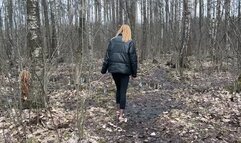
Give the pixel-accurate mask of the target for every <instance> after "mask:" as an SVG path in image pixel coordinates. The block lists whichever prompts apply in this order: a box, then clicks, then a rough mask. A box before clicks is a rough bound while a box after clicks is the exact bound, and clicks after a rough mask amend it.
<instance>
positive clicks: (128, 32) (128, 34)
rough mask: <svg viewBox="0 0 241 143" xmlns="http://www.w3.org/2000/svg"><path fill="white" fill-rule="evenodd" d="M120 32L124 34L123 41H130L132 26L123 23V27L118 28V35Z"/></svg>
mask: <svg viewBox="0 0 241 143" xmlns="http://www.w3.org/2000/svg"><path fill="white" fill-rule="evenodd" d="M119 34H122V41H124V42H128V41H129V40H131V28H130V26H129V25H127V24H123V25H122V26H121V28H120V29H119V30H118V32H117V34H116V36H118V35H119Z"/></svg>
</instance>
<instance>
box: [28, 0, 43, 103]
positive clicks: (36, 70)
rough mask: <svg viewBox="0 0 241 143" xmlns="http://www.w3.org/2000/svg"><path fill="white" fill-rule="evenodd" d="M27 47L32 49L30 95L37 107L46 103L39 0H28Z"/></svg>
mask: <svg viewBox="0 0 241 143" xmlns="http://www.w3.org/2000/svg"><path fill="white" fill-rule="evenodd" d="M27 28H28V35H27V47H28V49H29V50H30V55H29V57H30V60H29V61H31V63H30V65H29V67H30V73H31V82H30V87H31V88H30V96H31V100H33V101H35V103H36V106H37V107H41V106H43V105H44V104H43V103H44V102H43V101H44V93H43V46H42V42H41V36H40V15H39V4H38V1H37V0H27ZM29 61H28V62H29Z"/></svg>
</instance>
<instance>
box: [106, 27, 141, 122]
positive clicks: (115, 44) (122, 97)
mask: <svg viewBox="0 0 241 143" xmlns="http://www.w3.org/2000/svg"><path fill="white" fill-rule="evenodd" d="M107 70H108V72H109V73H111V74H112V77H113V79H114V81H115V85H116V89H117V90H116V106H117V111H116V114H117V118H118V120H119V122H127V118H125V117H124V110H125V107H126V91H127V87H128V83H129V76H130V75H131V76H132V77H133V78H135V77H136V76H137V54H136V49H135V43H134V41H133V40H132V39H131V29H130V27H129V26H128V25H126V24H124V25H122V26H121V28H120V29H119V30H118V32H117V34H116V36H115V37H114V38H112V39H111V40H110V42H109V45H108V48H107V51H106V55H105V58H104V62H103V66H102V70H101V73H102V74H105V73H106V72H107Z"/></svg>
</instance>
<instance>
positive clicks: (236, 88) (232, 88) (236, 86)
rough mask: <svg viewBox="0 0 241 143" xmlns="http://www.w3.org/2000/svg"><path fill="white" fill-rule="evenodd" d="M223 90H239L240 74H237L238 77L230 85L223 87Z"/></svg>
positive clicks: (231, 91) (240, 84) (240, 85)
mask: <svg viewBox="0 0 241 143" xmlns="http://www.w3.org/2000/svg"><path fill="white" fill-rule="evenodd" d="M224 89H225V90H227V91H229V92H230V93H233V92H237V93H239V92H240V91H241V74H240V75H239V77H238V79H237V80H235V81H234V82H233V84H232V85H228V86H226V87H224Z"/></svg>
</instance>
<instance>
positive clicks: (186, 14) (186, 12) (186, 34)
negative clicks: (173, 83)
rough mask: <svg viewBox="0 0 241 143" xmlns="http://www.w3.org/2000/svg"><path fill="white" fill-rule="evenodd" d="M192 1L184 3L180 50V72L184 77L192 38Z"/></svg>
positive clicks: (185, 0) (186, 0) (188, 0)
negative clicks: (190, 6) (183, 73)
mask: <svg viewBox="0 0 241 143" xmlns="http://www.w3.org/2000/svg"><path fill="white" fill-rule="evenodd" d="M189 4H190V0H184V1H183V19H182V22H183V24H182V37H181V39H182V42H181V46H180V49H179V71H180V74H181V75H182V68H184V67H185V65H186V64H187V50H188V48H189V47H188V46H189V44H188V43H189V38H190V18H191V12H190V9H189Z"/></svg>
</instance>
